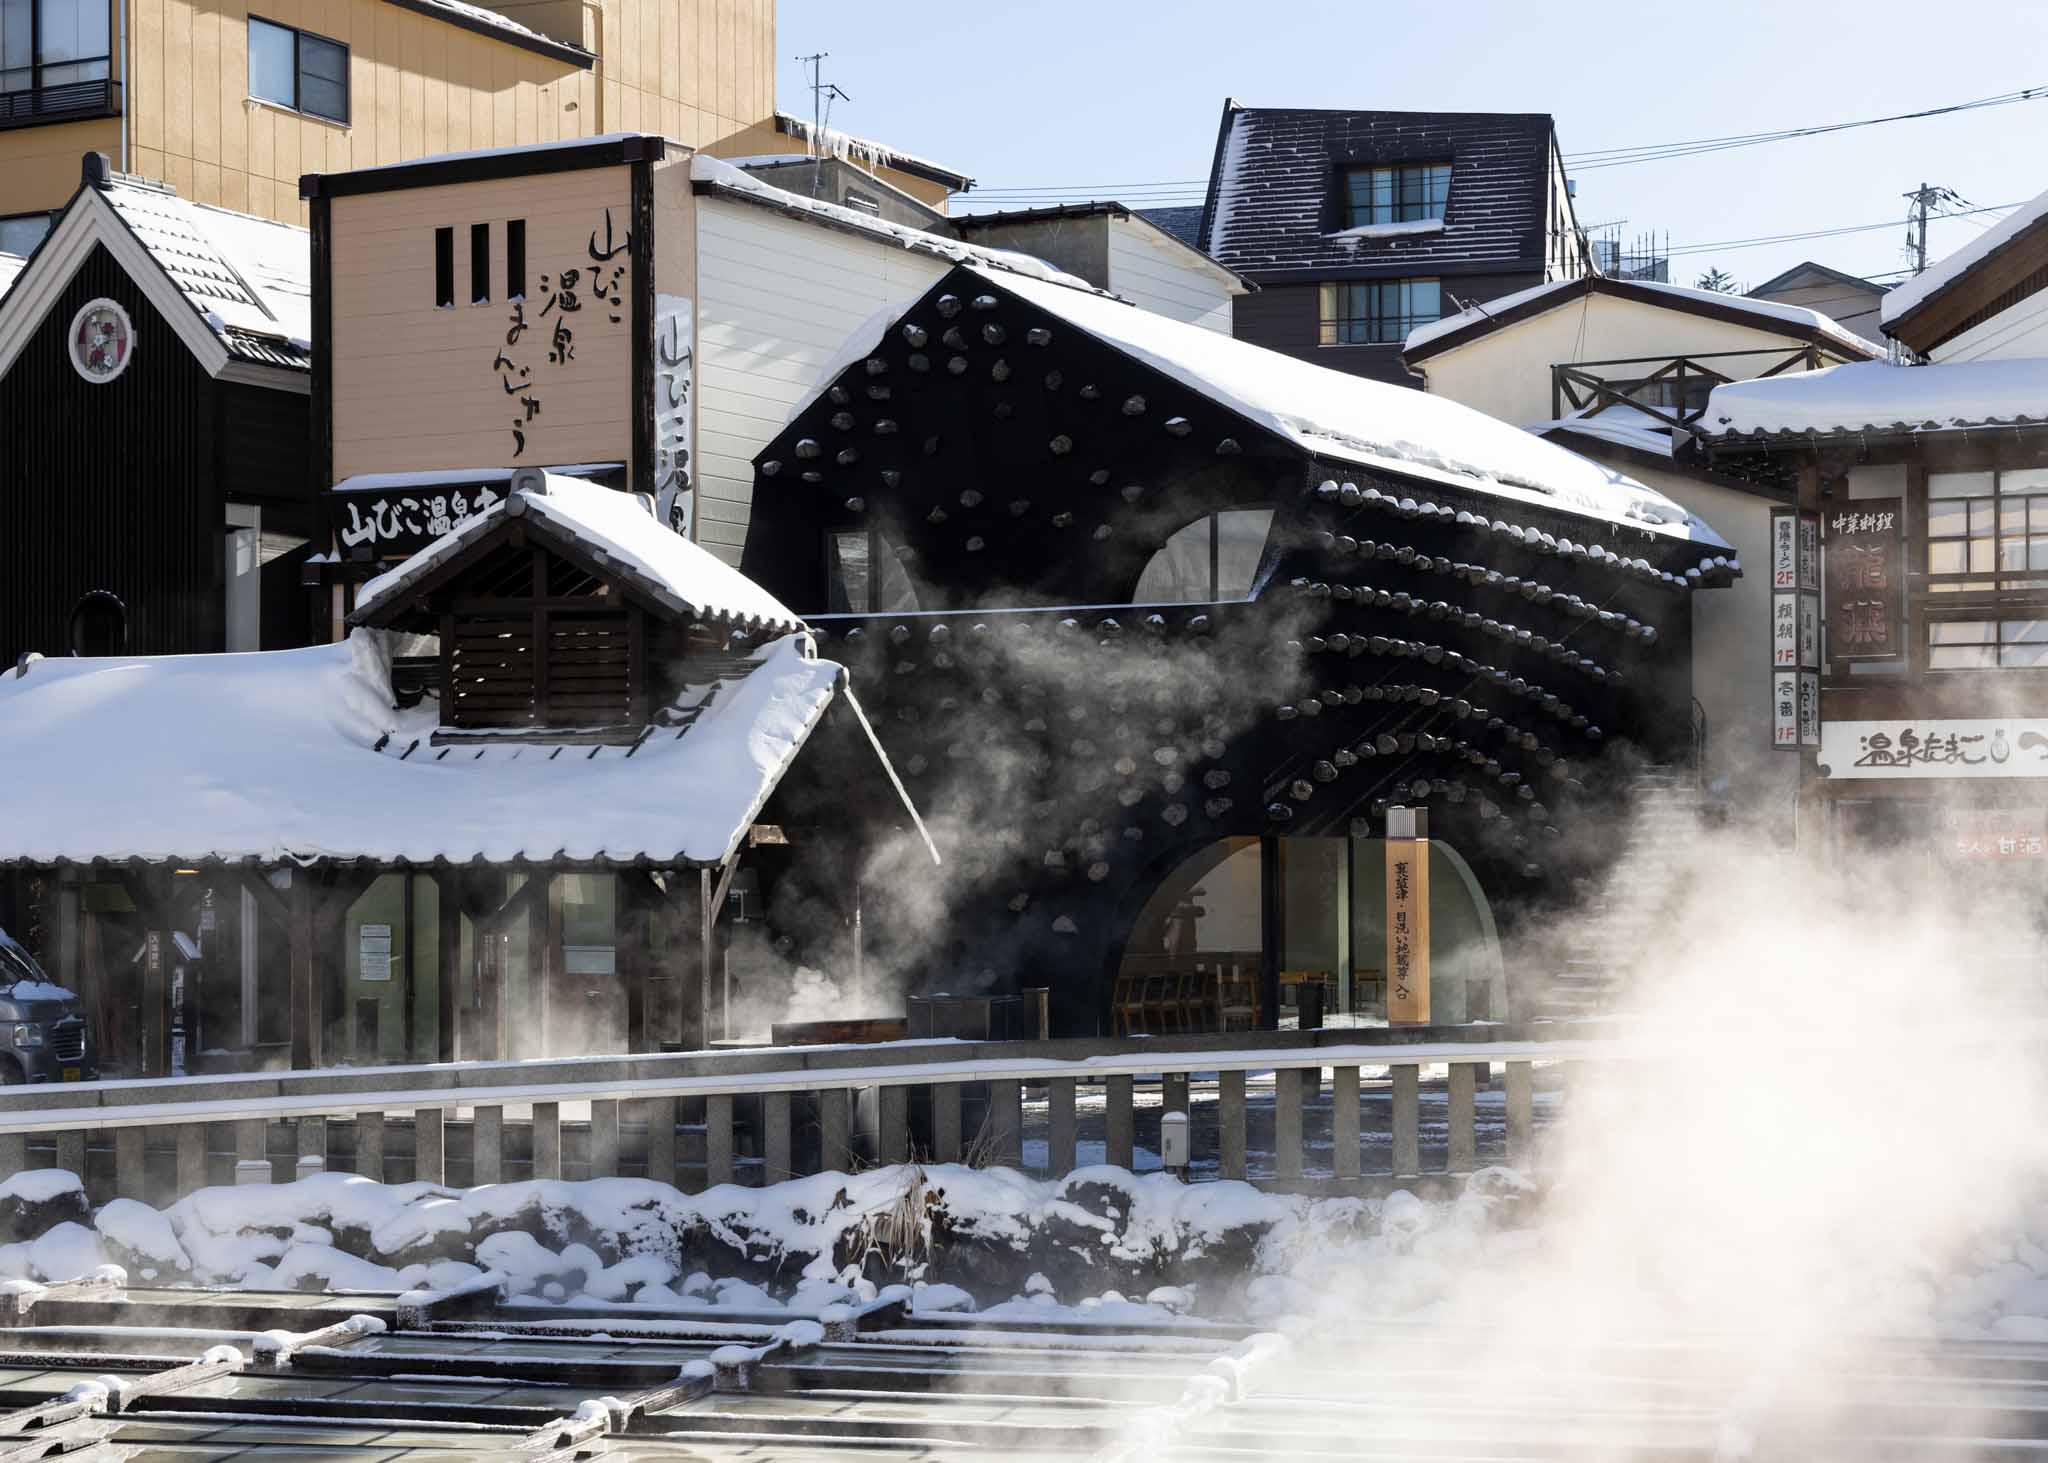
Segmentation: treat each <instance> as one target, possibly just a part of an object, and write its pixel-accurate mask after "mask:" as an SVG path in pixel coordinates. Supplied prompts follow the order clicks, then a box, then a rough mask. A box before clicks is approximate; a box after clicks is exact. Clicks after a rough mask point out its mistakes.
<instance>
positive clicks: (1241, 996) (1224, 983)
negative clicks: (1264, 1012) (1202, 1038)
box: [1216, 962, 1259, 1031]
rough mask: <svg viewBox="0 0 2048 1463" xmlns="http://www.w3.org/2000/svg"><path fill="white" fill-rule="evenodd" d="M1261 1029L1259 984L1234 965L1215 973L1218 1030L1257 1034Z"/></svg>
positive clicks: (1253, 977) (1241, 967) (1255, 979)
mask: <svg viewBox="0 0 2048 1463" xmlns="http://www.w3.org/2000/svg"><path fill="white" fill-rule="evenodd" d="M1258 1025H1259V982H1258V980H1257V978H1256V977H1255V976H1253V975H1250V974H1247V973H1246V970H1245V967H1243V966H1241V965H1238V964H1236V963H1235V962H1233V963H1232V964H1231V965H1230V966H1229V967H1228V969H1225V970H1218V971H1217V973H1216V1029H1217V1030H1218V1031H1255V1030H1257V1029H1258Z"/></svg>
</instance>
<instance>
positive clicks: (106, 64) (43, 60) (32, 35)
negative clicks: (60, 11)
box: [0, 0, 114, 96]
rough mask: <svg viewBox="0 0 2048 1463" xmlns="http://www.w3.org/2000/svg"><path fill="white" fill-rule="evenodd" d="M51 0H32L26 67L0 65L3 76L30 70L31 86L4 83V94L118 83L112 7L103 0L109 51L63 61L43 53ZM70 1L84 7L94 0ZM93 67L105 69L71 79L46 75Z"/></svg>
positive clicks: (1, 85)
mask: <svg viewBox="0 0 2048 1463" xmlns="http://www.w3.org/2000/svg"><path fill="white" fill-rule="evenodd" d="M48 3H51V0H28V51H29V61H28V65H27V66H25V67H21V66H10V67H0V76H4V75H5V74H6V73H7V72H9V71H23V70H25V71H27V72H28V74H29V81H28V86H27V87H26V88H25V89H13V88H9V87H8V86H7V85H6V84H5V83H4V82H0V96H40V95H42V94H43V93H45V92H49V91H56V90H59V89H61V88H63V87H69V86H90V85H92V84H93V83H94V82H98V83H100V84H101V85H103V86H107V87H112V86H113V85H114V26H113V15H112V10H111V7H109V6H107V5H106V4H104V3H103V0H102V4H101V6H100V15H101V19H102V23H103V25H104V26H105V29H106V45H107V49H106V51H105V52H103V53H102V54H100V55H97V56H67V57H65V58H63V59H62V60H51V59H49V58H48V57H46V56H45V55H44V54H43V52H44V44H45V42H44V30H45V27H44V23H43V22H44V15H43V7H44V6H45V5H46V4H48ZM70 3H71V5H72V7H73V8H74V9H78V10H84V9H86V8H88V7H89V6H90V5H91V4H92V3H93V0H70ZM91 66H99V67H100V68H101V71H100V74H99V75H98V76H81V77H75V78H73V79H72V80H70V81H47V80H45V79H44V77H43V72H44V71H45V70H55V69H59V68H63V67H91Z"/></svg>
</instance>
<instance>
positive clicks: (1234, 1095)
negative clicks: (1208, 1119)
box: [1216, 1072, 1245, 1179]
mask: <svg viewBox="0 0 2048 1463" xmlns="http://www.w3.org/2000/svg"><path fill="white" fill-rule="evenodd" d="M1244 1128H1245V1100H1244V1073H1242V1072H1218V1073H1217V1074H1216V1138H1217V1149H1218V1151H1217V1156H1216V1172H1217V1175H1218V1177H1221V1178H1226V1179H1241V1178H1243V1177H1244V1176H1245V1164H1244V1156H1245V1132H1244Z"/></svg>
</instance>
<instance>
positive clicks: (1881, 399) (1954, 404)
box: [1693, 359, 2048, 440]
mask: <svg viewBox="0 0 2048 1463" xmlns="http://www.w3.org/2000/svg"><path fill="white" fill-rule="evenodd" d="M2042 422H2048V360H2040V359H2036V360H2012V361H1959V362H1955V363H1953V364H1948V365H1935V366H1894V365H1890V364H1888V363H1886V362H1884V361H1854V362H1851V363H1849V364H1847V365H1842V366H1829V367H1826V368H1825V369H1823V370H1819V371H1802V372H1799V373H1798V374H1787V375H1782V376H1771V377H1767V378H1764V379H1761V380H1756V381H1736V382H1733V383H1731V384H1729V385H1726V386H1716V387H1715V388H1714V394H1713V395H1712V396H1711V397H1709V398H1708V400H1707V409H1706V412H1705V414H1704V415H1702V416H1701V417H1700V419H1699V420H1698V421H1697V422H1695V423H1694V424H1693V430H1694V431H1695V432H1696V433H1697V434H1698V435H1700V436H1701V437H1704V438H1707V439H1709V440H1713V439H1717V438H1730V437H1755V436H1770V435H1774V434H1780V433H1791V434H1797V435H1800V436H1805V435H1808V434H1813V433H1831V432H1874V431H1884V432H1895V431H1907V432H1938V431H1945V430H1951V429H1957V428H1963V427H1979V426H2005V425H2015V424H2036V423H2042Z"/></svg>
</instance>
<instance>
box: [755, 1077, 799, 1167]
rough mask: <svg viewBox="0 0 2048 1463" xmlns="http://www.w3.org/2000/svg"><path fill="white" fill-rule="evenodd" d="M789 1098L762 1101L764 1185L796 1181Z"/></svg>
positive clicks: (784, 1095) (775, 1094) (768, 1097)
mask: <svg viewBox="0 0 2048 1463" xmlns="http://www.w3.org/2000/svg"><path fill="white" fill-rule="evenodd" d="M789 1108H790V1102H789V1094H788V1093H787V1092H770V1093H767V1094H765V1095H764V1096H763V1097H762V1098H761V1163H762V1166H763V1167H764V1168H765V1169H766V1170H767V1171H766V1172H765V1173H763V1174H762V1175H761V1177H762V1180H763V1182H765V1183H771V1184H779V1183H781V1182H782V1181H783V1180H784V1179H787V1178H795V1177H796V1164H795V1162H794V1160H793V1159H792V1157H791V1154H790V1131H789Z"/></svg>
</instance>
